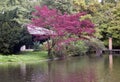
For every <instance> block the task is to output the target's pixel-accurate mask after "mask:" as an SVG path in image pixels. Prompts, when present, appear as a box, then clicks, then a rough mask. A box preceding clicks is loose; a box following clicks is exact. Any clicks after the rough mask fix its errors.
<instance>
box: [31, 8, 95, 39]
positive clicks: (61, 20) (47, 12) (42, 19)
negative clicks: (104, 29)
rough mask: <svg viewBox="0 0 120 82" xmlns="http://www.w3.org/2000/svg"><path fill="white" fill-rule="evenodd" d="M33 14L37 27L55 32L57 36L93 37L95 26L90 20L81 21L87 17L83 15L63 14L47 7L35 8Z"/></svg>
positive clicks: (34, 23)
mask: <svg viewBox="0 0 120 82" xmlns="http://www.w3.org/2000/svg"><path fill="white" fill-rule="evenodd" d="M35 9H36V12H33V16H34V18H32V24H33V25H35V26H39V27H43V28H47V29H50V30H53V31H54V32H55V33H56V34H57V36H65V35H66V34H72V35H76V36H79V37H81V36H83V35H84V34H85V35H87V36H91V35H92V34H93V33H94V32H95V30H94V24H93V23H92V22H91V21H90V20H82V21H80V17H81V16H83V15H86V13H85V12H83V13H75V14H61V13H60V12H58V11H57V10H56V9H49V8H48V7H47V6H43V7H41V8H40V7H39V6H36V7H35Z"/></svg>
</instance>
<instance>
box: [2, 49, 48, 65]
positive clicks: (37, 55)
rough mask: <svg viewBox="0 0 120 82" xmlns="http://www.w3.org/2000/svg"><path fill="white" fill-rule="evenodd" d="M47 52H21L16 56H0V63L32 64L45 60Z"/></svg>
mask: <svg viewBox="0 0 120 82" xmlns="http://www.w3.org/2000/svg"><path fill="white" fill-rule="evenodd" d="M47 58H48V57H47V52H46V51H39V52H38V51H37V52H32V51H26V52H21V53H19V54H17V55H14V54H13V55H9V56H3V55H2V54H0V63H8V62H34V61H40V60H45V59H47Z"/></svg>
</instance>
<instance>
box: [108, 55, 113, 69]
mask: <svg viewBox="0 0 120 82" xmlns="http://www.w3.org/2000/svg"><path fill="white" fill-rule="evenodd" d="M109 68H110V71H112V68H113V55H112V54H110V55H109Z"/></svg>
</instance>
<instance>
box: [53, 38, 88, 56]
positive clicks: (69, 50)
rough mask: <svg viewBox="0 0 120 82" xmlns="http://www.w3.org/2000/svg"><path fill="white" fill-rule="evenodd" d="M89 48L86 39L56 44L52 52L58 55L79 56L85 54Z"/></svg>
mask: <svg viewBox="0 0 120 82" xmlns="http://www.w3.org/2000/svg"><path fill="white" fill-rule="evenodd" d="M87 50H88V47H87V46H86V45H85V42H84V41H81V40H80V41H76V42H70V43H68V44H64V43H63V45H60V46H55V47H54V48H53V49H52V54H53V55H54V56H57V57H66V56H78V55H84V54H85V53H86V52H87Z"/></svg>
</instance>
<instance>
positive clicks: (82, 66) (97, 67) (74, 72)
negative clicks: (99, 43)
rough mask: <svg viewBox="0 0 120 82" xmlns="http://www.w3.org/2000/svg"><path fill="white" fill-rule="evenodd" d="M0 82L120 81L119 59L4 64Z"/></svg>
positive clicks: (107, 57)
mask: <svg viewBox="0 0 120 82" xmlns="http://www.w3.org/2000/svg"><path fill="white" fill-rule="evenodd" d="M0 82H120V56H112V55H109V56H107V55H105V56H102V57H88V56H82V57H76V58H68V59H66V60H57V61H51V62H39V63H32V64H24V63H19V64H14V63H11V64H5V65H3V64H1V65H0Z"/></svg>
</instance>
